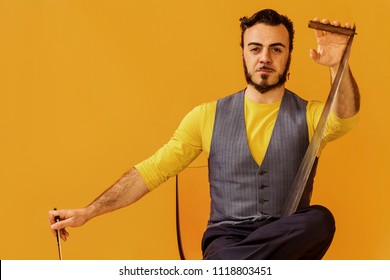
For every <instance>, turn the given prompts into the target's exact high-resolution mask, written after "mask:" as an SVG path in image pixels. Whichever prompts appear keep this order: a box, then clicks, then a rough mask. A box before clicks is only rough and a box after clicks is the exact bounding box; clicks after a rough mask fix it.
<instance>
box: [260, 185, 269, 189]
mask: <svg viewBox="0 0 390 280" xmlns="http://www.w3.org/2000/svg"><path fill="white" fill-rule="evenodd" d="M267 187H268V186H267V185H264V184H261V185H260V190H262V189H265V188H267Z"/></svg>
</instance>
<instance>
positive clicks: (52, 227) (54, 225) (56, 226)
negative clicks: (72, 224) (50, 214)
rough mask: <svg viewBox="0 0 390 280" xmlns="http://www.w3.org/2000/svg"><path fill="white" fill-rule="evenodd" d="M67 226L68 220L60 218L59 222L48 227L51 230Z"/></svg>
mask: <svg viewBox="0 0 390 280" xmlns="http://www.w3.org/2000/svg"><path fill="white" fill-rule="evenodd" d="M67 226H69V221H68V220H62V221H59V222H56V223H54V224H52V225H51V226H50V227H51V229H52V230H60V229H64V228H66V227H67Z"/></svg>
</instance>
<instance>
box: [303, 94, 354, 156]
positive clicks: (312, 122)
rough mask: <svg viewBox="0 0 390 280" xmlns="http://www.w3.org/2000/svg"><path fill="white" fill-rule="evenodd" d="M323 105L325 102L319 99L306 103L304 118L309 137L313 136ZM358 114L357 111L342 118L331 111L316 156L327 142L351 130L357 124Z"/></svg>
mask: <svg viewBox="0 0 390 280" xmlns="http://www.w3.org/2000/svg"><path fill="white" fill-rule="evenodd" d="M324 106H325V104H324V103H322V102H320V101H310V102H308V104H307V108H306V118H307V125H308V129H309V139H311V138H312V137H313V134H314V130H315V128H316V127H317V124H318V122H319V120H320V117H321V114H322V110H323V109H324ZM359 116H360V115H359V113H357V114H356V115H354V116H352V117H350V118H346V119H342V118H339V117H338V116H337V115H336V114H334V113H333V112H332V111H331V112H330V115H329V119H328V123H327V124H326V128H325V132H324V136H323V139H322V142H321V146H320V149H319V152H318V156H320V155H321V152H322V150H323V149H324V148H325V146H326V144H327V143H329V142H331V141H334V140H336V139H338V138H340V137H341V136H343V135H345V134H347V133H348V132H349V131H351V130H352V129H353V128H354V127H355V126H356V125H357V124H358V122H359Z"/></svg>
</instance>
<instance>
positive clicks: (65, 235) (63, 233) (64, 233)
mask: <svg viewBox="0 0 390 280" xmlns="http://www.w3.org/2000/svg"><path fill="white" fill-rule="evenodd" d="M59 232H60V237H61V239H62V240H64V241H66V240H67V239H68V237H69V233H68V232H67V231H66V229H64V228H63V229H61V230H60V231H59Z"/></svg>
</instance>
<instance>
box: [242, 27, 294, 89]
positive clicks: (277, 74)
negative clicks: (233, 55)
mask: <svg viewBox="0 0 390 280" xmlns="http://www.w3.org/2000/svg"><path fill="white" fill-rule="evenodd" d="M243 41H244V48H243V50H242V53H243V62H244V70H245V77H246V80H247V82H248V84H250V85H252V86H254V87H255V88H256V89H257V90H258V91H259V92H261V93H266V92H268V91H270V90H272V89H274V88H277V87H280V86H282V85H284V83H285V82H286V76H287V73H288V68H289V64H290V57H291V56H290V52H289V48H290V46H289V34H288V31H287V29H286V28H285V27H284V26H283V25H277V26H269V25H265V24H262V23H260V24H256V25H254V26H252V27H250V28H248V29H247V30H246V31H245V33H244V40H243Z"/></svg>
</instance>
